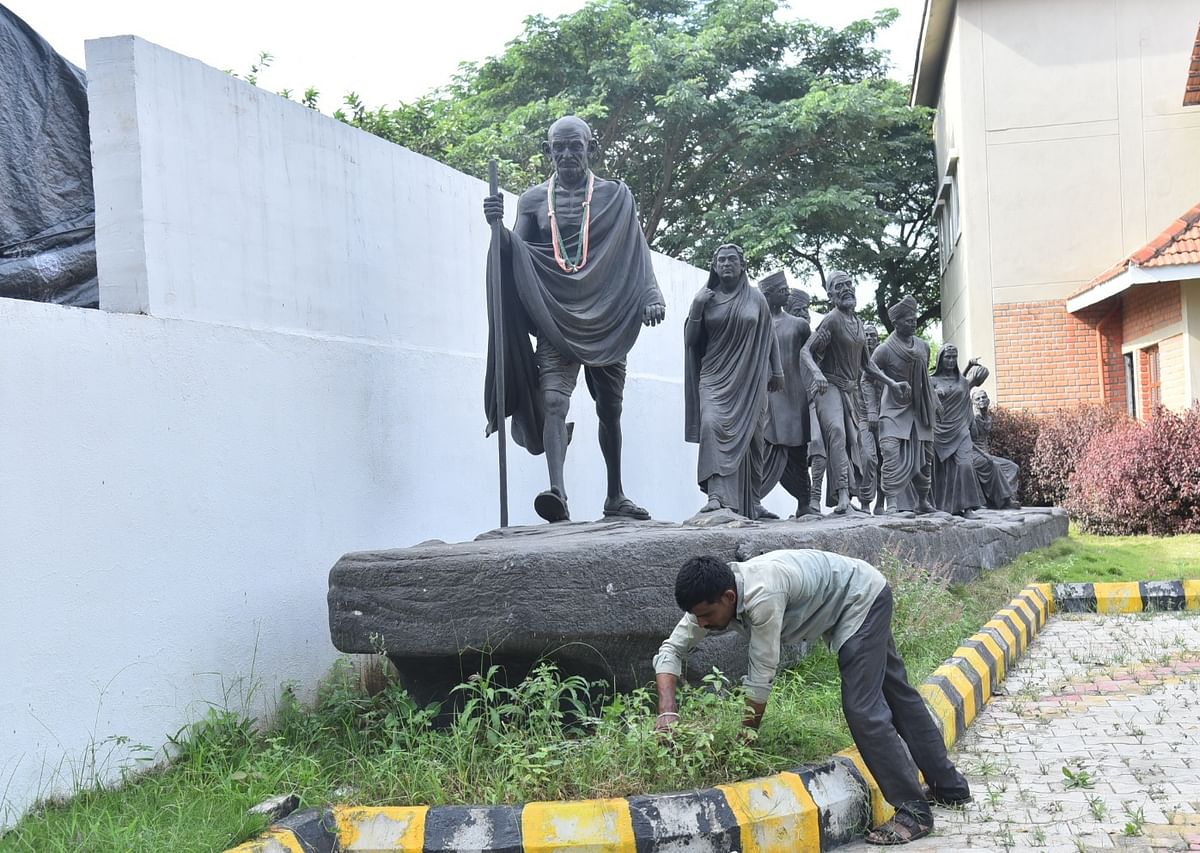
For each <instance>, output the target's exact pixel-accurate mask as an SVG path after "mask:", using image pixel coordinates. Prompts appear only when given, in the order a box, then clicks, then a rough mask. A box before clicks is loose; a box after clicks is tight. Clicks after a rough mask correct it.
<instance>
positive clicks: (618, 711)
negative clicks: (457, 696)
mask: <svg viewBox="0 0 1200 853" xmlns="http://www.w3.org/2000/svg"><path fill="white" fill-rule="evenodd" d="M883 568H884V570H885V572H887V573H888V575H889V576H890V579H891V581H892V585H893V589H894V591H895V598H896V608H895V615H894V617H893V632H894V634H895V636H896V642H897V646H898V648H899V650H900V653H901V655H902V656H903V657H904V659H905V661H906V662H907V664H908V671H909V678H910V680H911V681H913V682H914V683H918V682H920V681H921V680H923V679H924V678H925V677H926V676H927V675H928V674H929V673H930V672H931V671H932V670H933V669H934V668H936V667H937V666H938V664H940V663H941V662H942V661H943V660H944V659H945V658H946V657H948V656H949V655H950V654H952V653H953V651H954V649H955V648H956V647H957V645H958V644H959V641H960V640H961V639H962V637H964V636H966V635H968V634H971V633H973V632H974V631H976V630H977V629H978V628H979V626H980V625H981V624H983V623H984V622H985V621H987V620H988V619H989V618H990V617H991V615H992V614H993V613H994V612H995V611H996V610H997V609H999V608H1000V607H1002V606H1003V605H1004V604H1005V603H1007V601H1008V600H1009V599H1010V598H1011V597H1012V596H1013V595H1014V594H1015V593H1016V592H1017V591H1019V590H1020V589H1021V588H1022V587H1023V586H1024V585H1025V584H1027V583H1029V582H1030V581H1033V580H1045V581H1064V580H1124V579H1129V580H1140V579H1150V578H1156V577H1157V578H1178V577H1200V536H1190V537H1183V536H1181V537H1175V538H1173V539H1155V538H1150V537H1138V538H1129V539H1125V538H1101V537H1093V536H1082V535H1079V534H1077V533H1075V532H1074V531H1073V532H1072V534H1071V536H1070V537H1069V538H1068V539H1066V540H1063V541H1061V542H1058V543H1055V544H1054V545H1052V546H1051V547H1049V548H1046V549H1043V550H1041V551H1039V552H1034V553H1030V554H1027V555H1025V556H1024V557H1022V558H1021V559H1019V560H1017V561H1016V562H1015V563H1013V564H1012V565H1011V566H1008V567H1006V568H1004V569H1000V570H997V571H994V572H990V573H989V574H987V575H986V576H985V577H983V578H980V579H978V580H976V581H974V582H972V583H971V584H970V585H968V586H967V587H965V588H952V587H948V586H947V585H946V584H945V583H943V582H941V581H939V580H938V579H937V578H935V577H931V576H929V575H928V574H926V573H924V572H922V571H920V570H918V569H914V568H912V567H909V566H905V565H902V564H900V563H899V562H897V561H890V562H889V563H888V564H886V565H885V566H884V567H883ZM718 682H719V679H718V678H717V677H716V676H714V677H710V679H709V684H708V685H707V686H697V687H693V688H689V689H687V690H686V691H685V692H684V694H683V696H682V697H681V710H682V712H683V722H682V723H681V725H680V726H679V727H678V729H677V734H676V737H675V739H674V742H673V743H666V742H663V741H662V740H660V739H659V738H658V737H656V736H655V735H654V733H653V725H654V711H655V708H654V701H653V696H652V695H651V692H650V691H649V690H648V689H647V690H640V691H636V692H634V693H632V694H628V695H621V696H616V697H613V698H610V699H609V700H608V701H607V702H606V703H604V704H603V706H602V707H600V708H598V709H594V706H593V705H591V704H589V703H588V701H587V700H588V699H589V697H590V696H592V694H591V690H592V688H593V685H588V684H587V683H586V682H584V681H582V680H581V679H579V678H568V677H564V676H562V675H560V674H559V673H557V672H556V671H555V670H553V669H552V668H549V667H545V668H542V669H539V670H537V671H535V673H534V675H533V676H532V677H531V678H530V679H528V680H527V681H525V682H523V683H522V684H521V685H519V686H518V687H515V688H508V687H504V686H502V685H501V684H499V683H497V682H496V681H495V680H494V679H493V678H489V677H485V678H481V679H478V680H476V681H472V682H470V683H468V684H466V685H463V686H462V687H461V691H462V693H463V694H464V698H465V699H466V705H467V707H466V709H465V712H464V713H463V714H461V715H460V716H459V717H458V718H457V721H456V722H455V723H454V725H453V726H452V727H450V728H448V729H441V730H438V729H434V728H433V727H432V717H433V714H432V712H431V710H430V709H425V708H418V707H416V706H415V705H414V704H413V702H412V701H411V700H410V699H409V698H408V696H407V694H406V693H405V692H404V691H403V690H402V689H400V687H399V686H397V685H392V686H390V687H388V688H387V689H385V690H383V691H382V692H380V693H378V694H376V695H375V696H367V695H364V694H363V693H362V692H361V691H360V690H359V689H358V687H357V682H356V681H355V680H354V679H353V678H352V677H351V675H350V672H349V670H348V669H347V668H345V667H341V668H339V669H338V670H336V671H335V672H334V674H333V676H332V677H331V678H330V679H329V680H328V682H327V683H326V684H325V685H324V687H323V688H322V691H321V695H320V699H319V701H318V702H317V704H316V706H315V707H313V708H306V707H302V706H301V705H300V703H299V702H297V701H296V700H295V698H294V697H293V696H292V695H291V694H290V693H285V694H284V695H283V696H282V697H281V699H280V702H279V707H278V712H277V714H276V718H275V720H274V721H273V723H272V724H271V726H270V728H269V729H268V730H266V731H259V730H258V729H257V728H256V726H255V725H254V724H253V723H252V721H250V720H248V719H246V718H245V717H244V716H242V715H240V714H237V713H234V712H231V711H227V710H220V709H214V710H213V711H211V712H210V714H209V716H208V718H207V719H205V720H204V721H202V722H201V723H199V724H198V725H195V726H192V727H191V728H190V729H189V730H188V731H186V732H185V733H184V734H182V735H181V736H180V737H179V738H178V739H177V741H176V744H175V747H174V749H173V758H172V760H171V761H170V763H169V764H168V765H167V766H165V767H162V768H159V769H157V770H155V771H152V772H148V773H141V774H132V775H129V776H128V777H127V778H126V779H125V780H124V782H123V783H122V784H121V785H120V786H118V787H117V788H115V789H105V790H83V791H80V792H79V793H78V794H77V795H76V796H75V797H74V798H72V799H70V800H69V801H67V802H54V803H43V804H42V805H41V806H39V807H38V808H37V809H35V810H34V811H32V812H31V813H30V814H28V815H27V816H26V817H25V818H24V819H23V820H22V821H21V822H20V823H19V824H17V826H16V827H15V828H13V829H12V830H10V831H9V832H7V833H6V834H4V835H2V836H0V851H4V852H5V853H7V851H37V853H43V851H89V852H90V851H97V853H100V852H101V851H128V850H147V851H157V850H171V851H206V852H207V851H213V850H222V849H225V848H226V847H230V846H233V845H235V844H237V843H239V842H241V841H243V840H245V839H247V838H249V837H252V836H253V835H254V834H255V833H257V832H258V831H259V830H261V829H262V825H263V822H262V821H259V820H253V819H249V818H247V817H246V809H247V808H249V807H250V806H252V805H254V804H255V803H258V802H260V801H262V800H264V799H266V798H267V797H269V796H273V795H275V794H280V793H286V792H293V791H294V792H296V793H298V794H299V795H300V798H301V802H302V805H304V806H312V805H320V804H324V803H328V802H334V801H337V802H345V803H356V804H365V805H386V804H393V805H395V804H415V803H426V804H431V805H436V804H444V803H519V802H526V801H530V800H535V799H536V800H545V799H574V798H586V797H606V796H626V795H632V794H638V793H653V792H662V791H671V790H685V789H689V788H696V787H704V786H708V785H713V784H718V783H721V782H728V781H733V780H739V779H746V778H749V777H752V776H755V775H762V774H766V773H771V772H774V771H776V770H780V769H785V768H789V767H795V766H797V765H799V764H802V763H805V762H811V761H820V760H822V759H824V758H826V757H827V756H829V755H830V754H831V753H833V752H836V751H837V750H839V749H841V748H843V747H845V746H848V745H849V744H850V737H849V734H848V732H847V731H846V727H845V722H844V720H843V718H842V713H841V700H840V681H839V676H838V669H837V661H836V658H835V657H834V656H833V655H832V654H830V653H829V652H827V651H825V650H818V651H816V652H814V653H813V654H811V655H809V656H808V657H807V658H805V659H804V660H803V661H801V662H800V663H799V664H798V665H797V666H795V667H793V668H792V669H790V670H788V671H786V672H784V673H782V674H781V675H780V677H779V679H778V680H777V682H776V686H775V690H774V691H773V693H772V697H771V702H770V705H769V707H768V709H767V714H766V718H765V720H764V723H763V727H762V730H761V732H760V733H759V735H758V736H757V737H756V738H753V739H752V740H750V741H747V740H746V739H745V738H743V737H742V736H741V725H740V721H741V717H742V713H743V705H742V700H741V698H740V696H739V695H738V693H737V692H736V691H728V690H720V691H714V690H712V689H710V688H711V687H713V686H719V683H718Z"/></svg>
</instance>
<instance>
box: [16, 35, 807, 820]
mask: <svg viewBox="0 0 1200 853" xmlns="http://www.w3.org/2000/svg"><path fill="white" fill-rule="evenodd" d="M87 65H88V75H89V101H90V106H91V121H92V136H93V164H94V169H95V179H96V202H97V248H98V254H99V258H98V261H99V270H100V282H101V302H102V308H103V309H104V310H101V311H87V310H82V309H71V308H64V307H61V306H55V305H44V304H35V303H28V302H19V301H14V300H0V447H3V448H4V451H5V452H4V461H3V462H2V463H0V569H2V570H0V576H2V578H3V591H2V592H0V649H2V650H3V654H2V655H0V684H3V685H4V689H3V690H2V691H0V795H3V803H2V804H0V825H3V824H6V823H11V822H12V821H13V820H14V819H15V818H16V817H17V816H19V814H20V813H21V812H22V811H23V810H25V809H26V808H28V807H29V806H30V805H31V804H32V803H33V802H34V801H35V800H36V799H37V798H39V797H44V796H47V795H50V794H53V793H61V792H64V791H69V790H70V789H71V788H72V786H73V784H74V783H75V781H76V779H77V777H81V776H82V777H84V781H92V777H93V775H99V776H100V777H102V778H107V779H111V778H113V777H114V774H115V771H116V769H117V768H118V767H119V766H120V764H121V763H123V762H125V761H126V760H127V759H129V758H130V757H131V756H136V755H137V754H140V753H137V752H131V747H132V746H134V745H145V746H148V747H149V748H150V749H151V750H157V749H159V748H161V747H162V745H163V744H164V743H165V742H166V738H167V736H168V735H171V734H173V733H175V732H176V731H177V730H178V729H179V728H180V727H181V726H183V725H185V724H186V723H188V722H189V721H192V720H194V719H196V718H197V717H198V716H200V715H202V714H203V713H204V712H205V711H206V709H207V708H208V707H209V703H217V704H222V703H225V702H226V701H228V702H229V703H230V704H232V705H233V706H235V707H236V706H238V704H239V703H240V702H241V701H242V698H243V693H244V691H245V688H246V686H247V685H250V684H253V685H255V686H256V687H257V691H258V692H257V694H256V696H257V699H256V700H255V702H253V703H252V704H253V705H254V707H255V708H256V709H261V708H263V707H269V704H270V701H271V700H272V699H273V698H274V697H275V696H277V695H278V691H279V689H280V687H281V685H282V684H284V683H286V682H295V683H296V684H298V685H299V686H300V687H301V692H307V691H308V690H311V688H312V687H313V686H314V685H315V684H316V683H317V681H318V680H319V679H320V678H321V676H323V675H324V674H325V673H326V672H327V671H328V669H329V667H330V665H331V664H332V662H333V660H334V659H335V657H336V654H337V653H336V651H335V650H334V649H333V648H332V646H331V645H330V641H329V633H328V623H327V611H326V604H325V595H326V591H327V573H328V571H329V568H330V567H331V566H332V565H333V563H334V561H335V560H336V559H337V558H338V557H339V556H340V555H341V554H343V553H344V552H346V551H351V550H359V549H372V548H386V547H400V546H406V545H412V544H415V543H416V542H419V541H422V540H425V539H430V538H440V539H445V540H448V541H454V540H460V539H465V538H470V537H473V536H475V535H476V534H478V533H480V532H481V531H484V530H487V529H489V528H492V527H494V526H496V524H497V519H498V515H497V509H496V492H497V473H496V455H495V454H496V446H495V440H494V439H492V440H485V439H484V437H483V427H484V418H483V410H482V393H483V390H482V383H483V363H484V362H483V357H484V349H485V343H486V321H485V313H484V301H483V270H484V258H485V254H486V248H487V243H488V230H487V226H486V224H485V223H484V221H483V217H482V214H481V211H480V206H481V204H480V203H481V200H482V197H483V196H484V194H485V190H486V188H485V185H484V184H483V183H481V182H479V181H477V180H475V179H473V178H470V177H467V176H465V175H463V174H460V173H458V172H455V171H454V170H452V169H450V168H448V167H446V166H444V165H441V164H439V163H436V162H434V161H431V160H429V159H427V158H424V157H421V156H418V155H416V154H413V153H411V152H409V151H407V150H404V149H402V148H399V147H397V146H395V145H391V144H389V143H386V142H384V141H382V140H380V139H377V138H375V137H372V136H369V135H367V134H364V133H361V132H359V131H356V130H354V129H352V128H350V127H347V126H345V125H343V124H340V123H338V122H336V121H334V120H332V119H330V118H327V117H325V116H322V115H319V114H317V113H315V112H312V111H310V110H307V109H305V108H303V107H301V106H299V105H297V104H294V103H291V102H288V101H285V100H283V99H281V98H279V97H276V96H275V95H272V94H270V93H268V92H265V91H263V90H260V89H257V88H255V87H253V86H250V85H248V84H246V83H244V82H242V81H239V80H236V79H233V78H231V77H230V76H228V75H226V74H224V73H222V72H220V71H217V70H215V69H212V68H208V67H206V66H204V65H202V64H201V63H199V62H197V61H195V60H191V59H188V58H185V57H182V56H179V55H177V54H174V53H172V52H170V51H168V50H165V49H163V48H160V47H157V46H155V45H152V44H149V43H147V42H144V41H141V40H139V39H136V38H133V37H129V36H125V37H117V38H111V39H104V40H100V41H96V42H90V43H89V44H88V47H87ZM512 207H513V205H511V204H510V213H511V208H512ZM655 263H656V270H657V272H658V276H659V282H660V285H661V286H662V289H663V292H664V294H665V296H666V299H667V311H668V319H667V322H666V324H665V325H663V326H660V327H658V328H656V329H647V330H644V332H643V335H642V338H641V340H640V341H639V343H638V345H637V346H636V347H635V349H634V350H633V352H632V354H631V356H630V362H629V363H630V378H629V384H628V388H627V392H626V408H625V417H624V424H625V461H626V466H625V467H626V478H625V479H626V490H627V492H628V493H629V494H630V495H631V496H633V497H634V498H635V499H636V500H638V501H639V502H641V503H643V504H645V505H646V506H647V507H648V508H649V509H650V510H651V511H652V512H653V513H654V514H655V516H656V517H659V518H663V519H667V520H682V519H684V518H686V517H688V516H690V515H691V514H692V513H693V512H695V510H696V509H697V508H698V507H699V506H700V504H701V503H702V497H701V495H700V492H699V491H698V489H697V487H696V485H695V450H694V446H692V445H686V444H684V442H683V441H682V434H683V406H682V384H681V379H680V377H681V374H682V358H683V342H682V320H683V316H684V312H685V311H686V307H687V304H688V302H689V301H690V298H691V296H692V294H693V293H694V291H695V290H696V288H698V287H699V286H700V285H701V284H702V282H703V278H704V273H703V272H702V271H700V270H697V269H695V268H692V267H689V266H687V265H685V264H682V263H678V262H675V261H672V260H670V259H668V258H664V257H657V258H656V261H655ZM580 386H581V388H580V391H579V392H578V393H577V395H576V398H575V400H574V406H573V417H574V420H575V421H576V430H575V438H574V442H573V444H572V447H571V450H570V453H569V458H568V468H567V476H568V487H569V488H570V491H571V497H572V512H573V514H574V516H575V517H576V518H578V519H588V518H596V517H598V516H599V515H600V510H601V503H602V498H603V493H604V482H603V466H602V465H601V460H600V455H599V450H598V448H597V445H596V422H595V416H594V413H593V411H592V409H591V406H590V405H589V403H590V401H589V400H588V399H587V397H586V390H584V389H583V388H582V386H583V383H582V382H581V383H580ZM509 456H510V466H511V478H510V488H511V495H512V522H513V523H514V524H522V523H534V522H536V521H537V519H536V517H535V515H534V513H533V511H532V498H533V495H534V494H535V493H536V492H537V491H538V490H539V489H541V488H543V487H544V480H545V473H544V472H545V466H544V461H543V459H542V458H540V457H538V458H534V457H531V456H529V455H528V454H527V453H525V452H524V451H522V450H520V449H519V448H516V447H510V454H509ZM781 503H782V504H784V505H786V498H783V499H781ZM118 739H120V740H118ZM124 739H128V740H127V741H125V740H124ZM93 751H94V752H95V754H96V755H97V756H98V757H99V759H100V761H99V762H98V763H99V764H101V765H102V766H101V767H100V772H99V773H98V774H93V772H92V771H93V769H94V768H93V767H91V766H90V762H89V759H88V756H89V755H90V754H92V752H93Z"/></svg>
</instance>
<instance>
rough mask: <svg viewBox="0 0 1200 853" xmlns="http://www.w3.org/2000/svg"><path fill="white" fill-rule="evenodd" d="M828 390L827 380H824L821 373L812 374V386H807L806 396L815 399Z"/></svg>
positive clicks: (823, 375)
mask: <svg viewBox="0 0 1200 853" xmlns="http://www.w3.org/2000/svg"><path fill="white" fill-rule="evenodd" d="M828 390H829V380H828V379H826V378H825V374H823V373H814V374H813V377H812V384H811V385H809V386H808V396H810V397H815V396H817V395H818V394H824V393H825V392H826V391H828Z"/></svg>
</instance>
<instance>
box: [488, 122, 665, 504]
mask: <svg viewBox="0 0 1200 853" xmlns="http://www.w3.org/2000/svg"><path fill="white" fill-rule="evenodd" d="M597 150H598V148H597V145H596V141H595V139H594V138H593V136H592V131H591V128H589V127H588V125H587V123H585V122H584V121H583V120H582V119H579V118H577V117H575V116H566V117H564V118H561V119H559V120H558V121H556V122H554V124H553V125H551V126H550V130H549V133H548V134H547V140H546V141H545V142H543V143H542V151H543V152H544V153H545V154H546V156H548V157H549V158H550V160H551V162H552V163H553V166H554V171H553V173H552V174H551V176H550V178H549V179H548V180H547V181H545V182H543V183H541V184H538V185H537V186H535V187H532V188H531V189H529V190H527V191H526V192H525V193H524V194H522V195H521V197H520V199H519V200H518V201H517V215H516V223H515V225H514V227H513V230H512V231H509V230H508V229H501V230H502V234H503V238H502V240H501V241H500V246H501V271H502V277H501V281H502V287H501V292H502V300H503V301H502V305H503V312H502V316H503V322H504V381H505V387H506V388H507V389H508V390H507V391H506V399H505V409H506V410H507V411H506V412H505V413H504V414H505V415H511V416H512V435H513V439H514V441H516V442H517V443H518V444H520V445H521V446H522V447H524V448H526V449H527V450H528V451H529V452H530V453H533V454H535V455H536V454H539V453H542V452H543V451H544V452H545V454H546V465H547V468H548V469H549V474H550V488H549V489H547V490H546V491H544V492H542V493H541V494H539V495H538V496H537V499H536V500H535V501H534V507H535V509H536V510H537V513H538V515H540V516H541V517H542V518H544V519H546V520H547V521H565V520H567V519H569V518H570V513H569V511H568V509H567V490H566V486H565V484H564V482H563V464H564V462H565V460H566V454H567V442H568V440H569V438H570V430H569V427H568V424H567V412H568V409H569V407H570V402H571V394H572V392H573V391H574V389H575V384H576V382H577V381H578V378H579V369H580V367H582V368H583V372H584V377H585V379H586V381H587V386H588V390H589V391H590V392H591V395H592V399H593V400H594V401H595V403H596V414H597V416H598V418H599V422H600V427H599V432H600V435H599V439H600V451H601V453H602V454H603V456H604V462H605V467H606V469H607V475H608V494H607V496H606V498H605V501H604V515H605V516H606V517H620V518H634V519H647V518H649V517H650V514H649V513H648V512H647V511H646V510H645V509H643V508H642V507H640V506H638V505H637V504H635V503H634V502H633V501H632V500H630V499H629V498H628V497H626V495H625V492H624V489H623V487H622V484H621V406H622V400H623V398H624V389H625V358H626V355H627V354H628V352H629V350H630V348H632V347H633V344H634V342H635V341H636V340H637V336H638V332H639V331H640V329H641V326H642V325H643V324H645V325H647V326H654V325H657V324H658V323H659V322H661V321H662V319H663V316H664V314H665V303H664V302H663V297H662V292H661V291H660V290H659V287H658V283H657V281H656V280H655V277H654V271H653V269H652V267H651V260H650V247H649V245H647V243H646V238H645V236H644V234H643V233H642V229H641V226H640V225H639V224H638V220H637V210H636V207H635V204H634V200H633V193H631V192H630V191H629V188H628V187H627V186H625V184H623V183H621V182H620V181H611V180H606V179H604V178H600V177H597V176H596V175H595V174H593V173H592V171H591V169H590V167H589V162H590V159H591V158H592V157H593V156H594V155H595V154H596V152H597ZM483 211H484V216H485V217H486V218H487V221H488V222H489V223H490V222H496V221H499V220H501V219H502V218H503V216H504V198H503V196H500V195H494V196H489V197H487V198H486V199H484V202H483ZM488 311H489V317H490V315H491V314H492V313H493V306H492V305H491V302H490V299H489V304H488ZM530 335H533V336H535V337H536V338H537V347H536V351H535V350H534V349H533V347H531V346H530V340H529V336H530ZM493 347H494V343H493V342H492V341H489V346H488V367H487V373H488V378H487V385H486V388H487V391H486V392H485V395H484V403H485V409H486V411H487V417H488V432H489V434H490V433H491V432H492V431H494V430H495V429H496V428H497V424H498V422H499V418H500V417H501V415H500V413H498V412H497V411H496V401H495V397H494V394H493V392H492V389H493V387H494V382H493V376H494V371H495V366H494V362H495V359H494V355H495V353H494V350H493Z"/></svg>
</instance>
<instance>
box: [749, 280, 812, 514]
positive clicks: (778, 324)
mask: <svg viewBox="0 0 1200 853" xmlns="http://www.w3.org/2000/svg"><path fill="white" fill-rule="evenodd" d="M758 288H759V290H761V291H762V294H763V296H764V297H766V300H767V305H768V306H769V307H770V309H771V322H772V323H773V324H774V326H775V339H776V340H777V341H778V342H779V360H780V362H781V363H782V365H783V387H782V388H781V389H779V390H778V391H775V392H773V393H772V394H770V395H769V399H768V401H767V427H766V431H765V432H764V438H765V439H766V443H767V444H766V455H765V463H764V473H763V481H762V484H761V487H760V493H759V499H760V500H761V499H762V498H764V497H766V496H767V494H768V493H769V492H770V491H771V489H773V488H775V484H776V483H782V485H783V487H784V489H786V490H787V492H788V494H790V495H791V496H792V497H794V498H795V499H796V517H799V516H802V515H809V514H811V513H813V512H816V514H818V515H819V514H820V509H817V510H815V511H814V510H813V508H812V505H811V500H810V497H811V496H810V494H809V492H810V487H809V481H808V442H809V440H810V439H811V438H812V436H811V434H810V433H811V431H810V429H809V418H808V377H807V376H805V374H804V365H803V362H802V361H801V358H800V353H801V351H802V350H803V349H804V344H805V342H806V341H807V340H808V336H809V335H810V334H811V333H812V330H811V327H810V326H809V324H808V317H807V316H805V317H803V318H801V317H798V316H795V315H793V314H791V313H788V312H787V311H784V310H783V309H784V306H785V305H787V304H788V303H789V302H791V301H792V300H791V299H790V297H789V294H788V286H787V278H786V277H785V276H784V274H783V273H782V272H776V273H772V274H771V275H769V276H767V277H766V278H764V279H763V280H762V281H760V282H759V283H758ZM804 307H805V309H807V308H808V303H807V299H805V304H804ZM805 313H806V314H807V310H806V311H805ZM771 515H773V513H767V514H766V517H770V516H771ZM759 516H760V517H763V516H764V510H762V509H760V510H759Z"/></svg>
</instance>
